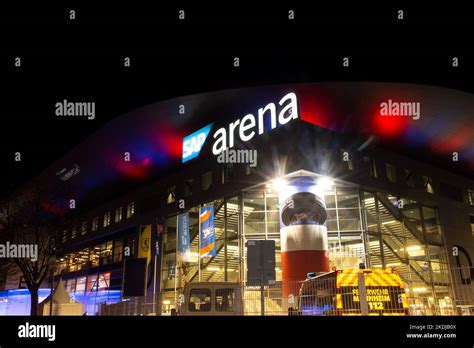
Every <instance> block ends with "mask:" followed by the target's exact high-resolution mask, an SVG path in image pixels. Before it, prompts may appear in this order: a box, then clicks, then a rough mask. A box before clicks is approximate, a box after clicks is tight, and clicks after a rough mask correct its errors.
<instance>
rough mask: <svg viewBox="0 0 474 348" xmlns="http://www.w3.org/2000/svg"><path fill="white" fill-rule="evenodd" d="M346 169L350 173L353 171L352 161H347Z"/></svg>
mask: <svg viewBox="0 0 474 348" xmlns="http://www.w3.org/2000/svg"><path fill="white" fill-rule="evenodd" d="M347 169H349V170H350V171H353V170H354V162H353V161H352V159H349V160H348V161H347Z"/></svg>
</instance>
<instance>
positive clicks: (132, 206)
mask: <svg viewBox="0 0 474 348" xmlns="http://www.w3.org/2000/svg"><path fill="white" fill-rule="evenodd" d="M133 215H135V202H131V203H129V204H128V205H127V219H130V218H131V217H132V216H133Z"/></svg>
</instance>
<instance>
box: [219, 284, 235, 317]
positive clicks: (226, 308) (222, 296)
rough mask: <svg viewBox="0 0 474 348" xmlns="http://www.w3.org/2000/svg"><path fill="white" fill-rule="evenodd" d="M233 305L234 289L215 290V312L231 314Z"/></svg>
mask: <svg viewBox="0 0 474 348" xmlns="http://www.w3.org/2000/svg"><path fill="white" fill-rule="evenodd" d="M234 303H235V292H234V289H216V311H218V312H233V311H234Z"/></svg>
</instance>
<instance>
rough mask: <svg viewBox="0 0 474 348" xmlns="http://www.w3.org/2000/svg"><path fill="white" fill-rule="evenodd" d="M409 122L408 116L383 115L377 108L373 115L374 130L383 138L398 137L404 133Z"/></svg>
mask: <svg viewBox="0 0 474 348" xmlns="http://www.w3.org/2000/svg"><path fill="white" fill-rule="evenodd" d="M408 122H409V118H408V117H406V116H382V115H381V114H380V110H377V111H376V112H375V113H374V115H373V117H372V130H373V132H374V134H375V135H379V136H381V137H382V138H396V137H399V136H400V135H402V134H403V132H404V131H405V130H406V128H407V126H408Z"/></svg>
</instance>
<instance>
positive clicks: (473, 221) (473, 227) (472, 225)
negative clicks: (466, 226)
mask: <svg viewBox="0 0 474 348" xmlns="http://www.w3.org/2000/svg"><path fill="white" fill-rule="evenodd" d="M469 220H471V232H472V238H474V215H472V214H470V215H469Z"/></svg>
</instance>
